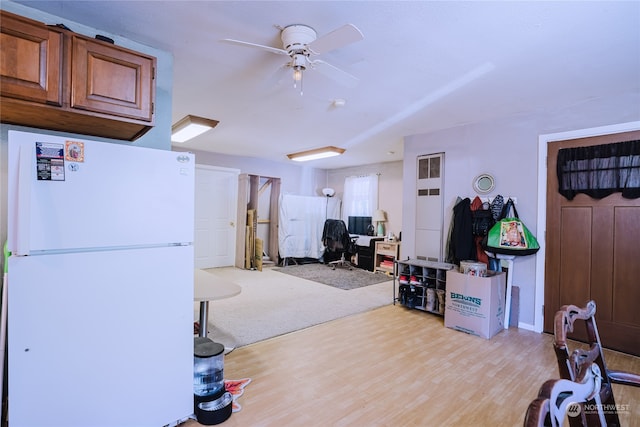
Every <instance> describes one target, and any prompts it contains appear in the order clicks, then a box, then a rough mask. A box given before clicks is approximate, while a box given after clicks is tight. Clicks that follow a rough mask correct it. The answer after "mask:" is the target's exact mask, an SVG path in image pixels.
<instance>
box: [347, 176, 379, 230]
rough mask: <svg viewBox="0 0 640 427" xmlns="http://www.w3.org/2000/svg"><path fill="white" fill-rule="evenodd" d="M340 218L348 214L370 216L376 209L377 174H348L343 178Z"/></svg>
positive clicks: (348, 215)
mask: <svg viewBox="0 0 640 427" xmlns="http://www.w3.org/2000/svg"><path fill="white" fill-rule="evenodd" d="M343 199H344V200H343V201H342V219H343V220H344V222H345V224H346V223H348V220H349V217H350V216H372V215H373V211H375V210H376V209H378V176H377V175H369V176H349V177H347V178H345V180H344V196H343Z"/></svg>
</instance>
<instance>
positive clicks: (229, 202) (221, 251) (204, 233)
mask: <svg viewBox="0 0 640 427" xmlns="http://www.w3.org/2000/svg"><path fill="white" fill-rule="evenodd" d="M239 174H240V171H239V170H238V169H229V168H219V167H213V166H204V165H196V201H195V241H194V246H195V267H196V268H213V267H226V266H231V265H234V264H235V250H236V223H235V222H236V212H237V208H238V206H237V204H238V175H239Z"/></svg>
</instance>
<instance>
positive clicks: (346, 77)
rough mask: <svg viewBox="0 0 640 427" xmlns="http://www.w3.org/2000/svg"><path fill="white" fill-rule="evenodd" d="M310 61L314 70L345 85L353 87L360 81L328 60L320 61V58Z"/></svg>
mask: <svg viewBox="0 0 640 427" xmlns="http://www.w3.org/2000/svg"><path fill="white" fill-rule="evenodd" d="M310 63H311V65H312V66H313V69H314V70H318V72H320V73H322V74H324V75H325V76H327V77H329V78H330V79H332V80H335V81H336V82H338V83H340V84H342V85H344V86H346V87H350V88H351V87H355V86H357V85H358V82H359V81H360V80H358V78H357V77H354V76H352V75H351V74H349V73H347V72H346V71H343V70H341V69H340V68H338V67H335V66H333V65H331V64H329V63H328V62H325V61H322V60H320V59H317V60H315V61H311V62H310Z"/></svg>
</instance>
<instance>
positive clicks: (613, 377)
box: [553, 301, 640, 426]
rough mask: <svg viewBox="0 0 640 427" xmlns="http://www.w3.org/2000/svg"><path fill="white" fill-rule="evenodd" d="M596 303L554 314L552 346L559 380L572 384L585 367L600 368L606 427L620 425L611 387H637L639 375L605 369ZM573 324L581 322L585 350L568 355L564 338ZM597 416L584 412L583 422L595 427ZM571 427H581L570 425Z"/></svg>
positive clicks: (639, 379) (566, 307)
mask: <svg viewBox="0 0 640 427" xmlns="http://www.w3.org/2000/svg"><path fill="white" fill-rule="evenodd" d="M595 315H596V303H595V301H589V302H588V303H587V305H586V307H584V308H580V307H576V306H575V305H563V306H562V307H560V310H558V312H556V316H555V319H554V330H553V334H554V343H553V347H554V349H555V352H556V357H557V359H558V369H559V371H560V378H564V379H568V380H573V381H575V379H576V378H578V377H579V376H580V375H581V371H582V370H583V369H585V367H588V366H590V365H591V364H592V363H595V364H597V365H598V367H599V368H600V372H601V375H602V382H601V387H600V393H599V395H600V401H601V402H602V405H603V407H604V409H605V410H604V411H603V412H604V415H605V419H606V422H607V425H620V420H619V419H618V412H617V411H616V402H615V399H614V397H613V390H612V388H611V384H622V385H628V386H635V387H640V375H638V374H635V373H630V372H623V371H618V370H612V369H609V368H608V367H607V364H606V362H605V359H604V352H603V351H602V344H601V342H600V335H599V334H598V327H597V325H596V318H595ZM576 320H583V321H584V325H585V328H586V333H587V346H588V348H587V349H582V348H579V349H575V350H573V352H571V353H570V351H569V347H568V346H567V334H568V333H569V332H573V330H574V324H575V321H576ZM599 418H600V417H599V414H596V413H594V412H593V411H587V414H586V421H587V423H588V425H590V426H591V425H598V424H596V423H597V422H598V420H599ZM571 425H572V426H575V425H581V424H578V423H572V424H571Z"/></svg>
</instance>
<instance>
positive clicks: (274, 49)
mask: <svg viewBox="0 0 640 427" xmlns="http://www.w3.org/2000/svg"><path fill="white" fill-rule="evenodd" d="M220 41H221V42H225V43H232V44H238V45H240V46H246V47H256V48H258V49H262V50H266V51H268V52H271V53H277V54H280V55H287V56H288V55H289V53H288V52H287V51H286V50H284V49H278V48H277V47H271V46H265V45H263V44H256V43H250V42H245V41H242V40H234V39H222V40H220Z"/></svg>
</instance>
